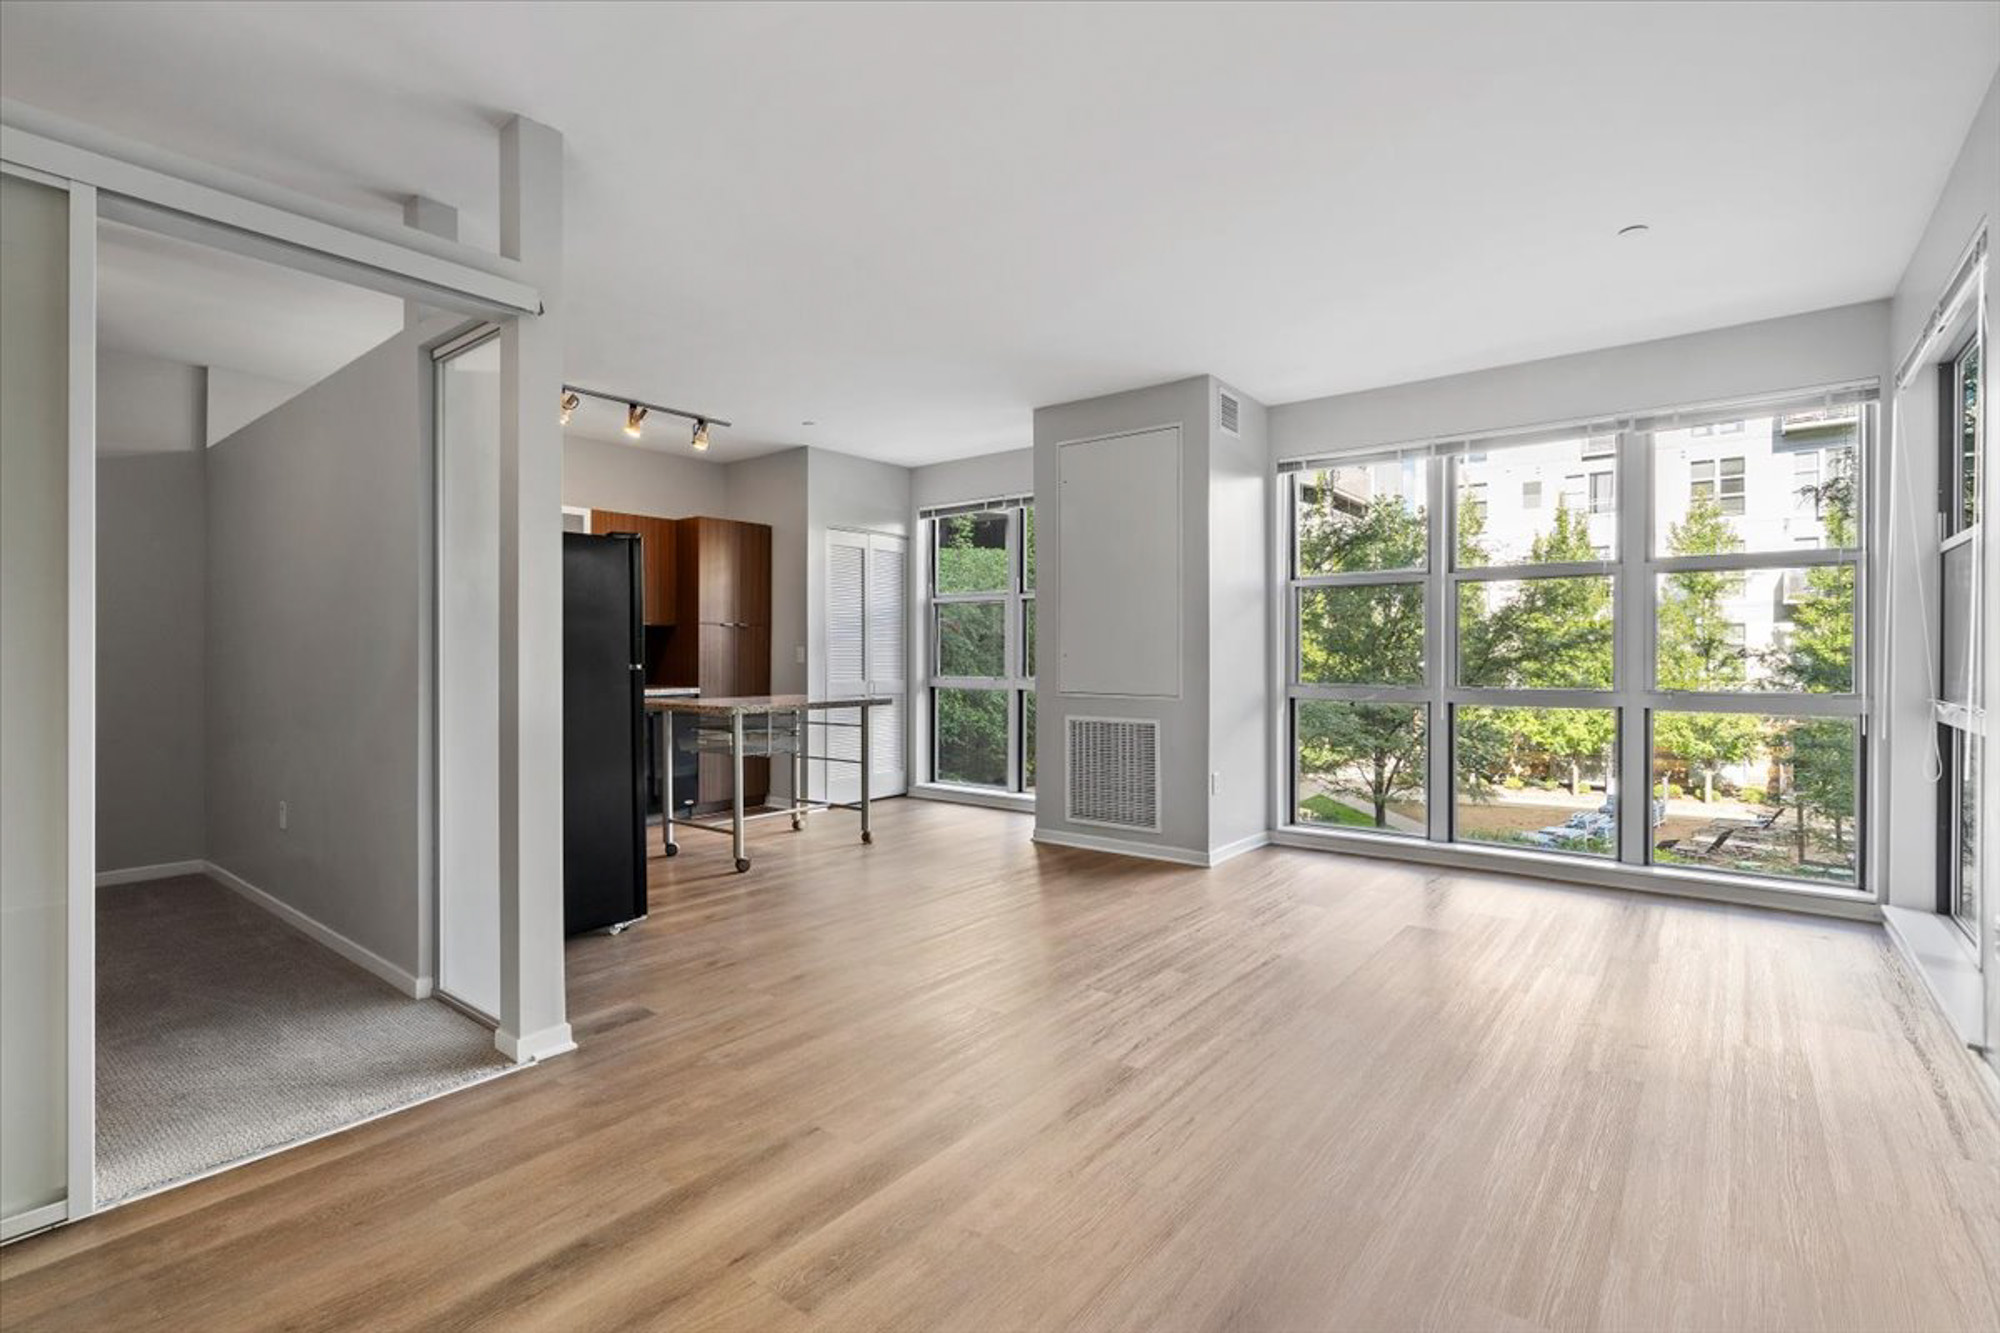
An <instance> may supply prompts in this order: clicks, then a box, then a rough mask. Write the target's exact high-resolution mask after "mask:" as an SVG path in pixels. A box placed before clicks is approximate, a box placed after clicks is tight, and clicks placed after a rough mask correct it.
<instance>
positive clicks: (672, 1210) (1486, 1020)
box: [0, 801, 2000, 1333]
mask: <svg viewBox="0 0 2000 1333" xmlns="http://www.w3.org/2000/svg"><path fill="white" fill-rule="evenodd" d="M877 830H878V831H877V836H876V842H875V845H874V846H873V847H862V846H860V845H859V844H858V842H857V841H856V840H855V832H854V824H853V821H852V819H851V818H845V817H826V818H816V819H815V820H814V821H813V823H812V825H811V826H810V827H809V829H808V830H807V832H806V833H804V834H802V835H797V836H793V835H790V834H787V833H783V832H777V831H767V832H765V833H763V834H761V835H760V836H759V838H758V839H757V842H756V845H755V850H754V855H755V857H756V866H755V868H754V869H753V871H752V872H751V873H750V874H748V875H743V876H738V875H735V874H732V873H730V872H729V869H728V866H727V861H726V856H727V843H726V840H724V839H720V838H713V837H703V836H701V835H695V837H697V838H699V841H696V840H694V839H692V838H691V839H690V842H691V846H690V849H689V851H688V852H687V853H686V854H684V855H683V856H681V857H679V858H677V859H675V860H673V861H666V860H656V861H654V862H653V865H652V917H651V919H650V920H648V921H647V922H646V923H644V924H643V925H641V926H639V927H637V928H636V929H634V930H633V931H631V932H630V933H628V934H626V935H623V936H620V937H615V938H613V937H605V936H595V937H589V938H584V939H579V940H576V941H573V942H572V943H571V944H570V946H569V965H570V994H571V1014H572V1017H573V1019H574V1021H575V1022H576V1025H577V1029H578V1034H579V1037H580V1039H581V1040H582V1042H583V1046H582V1049H581V1050H580V1051H579V1052H578V1053H576V1054H574V1055H571V1056H567V1057H564V1058H561V1059H559V1060H556V1061H553V1062H551V1063H550V1064H548V1065H547V1066H545V1067H541V1068H536V1069H531V1070H527V1071H524V1072H522V1073H520V1074H517V1075H513V1076H510V1077H508V1078H504V1079H501V1080H499V1081H497V1082H494V1083H490V1084H487V1085H484V1086H482V1087H479V1088H476V1089H473V1090H471V1091H468V1092H465V1093H461V1094H457V1095H454V1096H452V1097H448V1098H445V1099H443V1100H441V1101H438V1102H434V1103H431V1104H429V1105H426V1106H423V1107H419V1108H417V1109H414V1110H411V1111H408V1112H405V1113H403V1114H400V1115H396V1116H393V1117H391V1118H389V1119H386V1120H383V1121H378V1122H376V1123H374V1124H370V1125H367V1126H363V1127H361V1128H359V1129H356V1130H353V1131H351V1132H348V1133H345V1134H341V1135H338V1136H336V1137H334V1138H331V1139H327V1140H323V1141H321V1142H318V1143H314V1144H310V1145H307V1146H305V1147H302V1148H299V1149H296V1150H294V1151H292V1152H289V1153H285V1154H282V1155H280V1156H278V1157H275V1158H271V1159H268V1160H266V1161H263V1162H259V1163H256V1164H254V1165H251V1166H248V1167H245V1168H242V1169H240V1170H237V1171H233V1172H230V1173H228V1174H226V1175H223V1176H220V1177H216V1178H213V1179H211V1180H207V1181H203V1182H200V1183H197V1184H194V1185H191V1186H188V1187H186V1188H183V1189H180V1190H176V1191H173V1192H171V1193H168V1194H165V1195H161V1196H158V1197H155V1198H153V1199H150V1200H147V1201H144V1202H141V1203H138V1204H135V1205H132V1206H129V1207H127V1208H123V1209H120V1210H117V1211H115V1212H112V1213H109V1214H107V1215H105V1216H103V1217H100V1218H98V1219H94V1220H92V1221H90V1222H87V1223H85V1224H83V1225H80V1226H76V1227H72V1228H68V1229H66V1230H62V1231H58V1232H54V1233H51V1234H48V1235H45V1236H42V1237H38V1238H35V1239H32V1240H29V1241H27V1242H24V1243H21V1244H18V1245H15V1246H12V1247H9V1248H8V1249H6V1250H5V1251H4V1252H0V1322H4V1324H5V1326H6V1328H7V1330H8V1333H15V1331H16V1330H18V1331H19V1333H29V1331H30V1330H39V1329H119V1330H139V1329H174V1330H191V1329H202V1330H206V1329H232V1328H286V1329H350V1328H351V1329H369V1330H378V1329H379V1330H391V1329H411V1330H418V1329H422V1330H443V1329H474V1328H477V1329H551V1330H585V1329H590V1330H594V1329H676V1330H695V1329H744V1330H770V1331H773V1333H787V1331H788V1330H822V1329H825V1330H830V1329H913V1330H930V1329H967V1330H1004V1329H1015V1328H1021V1329H1050V1330H1099V1329H1105V1330H1134V1331H1135V1333H1136V1331H1138V1330H1147V1331H1153V1330H1182V1329H1190V1330H1195V1329H1201V1330H1206V1329H1245V1330H1265V1329H1269V1330H1282V1329H1300V1330H1321V1329H1327V1330H1331V1329H1356V1330H1384V1329H1402V1328H1411V1329H1467V1330H1481V1331H1482V1333H1483V1331H1486V1330H1493V1331H1496V1333H1525V1331H1527V1330H1540V1329H1630V1330H1653V1329H1689V1330H1704V1331H1707V1330H1726V1329H1771V1330H1795V1329H1852V1330H1868V1331H1870V1333H1873V1331H1874V1330H1895V1329H1908V1330H1922V1331H1923V1333H1943V1331H1944V1330H1955V1329H1968V1330H1969V1329H1982V1330H1983V1329H1993V1328H1996V1327H2000V1294H1997V1293H1996V1277H1995V1275H1996V1274H2000V1124H1997V1123H1996V1117H1995V1115H1994V1113H1993V1110H1992V1107H1991V1106H1990V1104H1989V1103H1988V1102H1987V1101H1986V1100H1985V1097H1984V1093H1983V1092H1982V1090H1981V1089H1980V1088H1979V1087H1978V1086H1977V1083H1976V1081H1975V1075H1974V1073H1973V1072H1972V1070H1971V1068H1970V1067H1969V1065H1968V1063H1967V1060H1966V1056H1965V1054H1964V1053H1963V1052H1962V1051H1960V1050H1957V1049H1954V1046H1953V1043H1952V1040H1951V1038H1950V1036H1949V1034H1948V1033H1947V1032H1946V1031H1945V1029H1944V1027H1943V1025H1942V1024H1941V1022H1940V1021H1939V1020H1938V1019H1937V1017H1936V1015H1935V1014H1934V1013H1933V1011H1932V1009H1931V1008H1930V1006H1929V1003H1928V1001H1927V1000H1926V999H1925V997H1924V996H1923V995H1922V994H1921V993H1920V991H1919V989H1918V987H1917V985H1916V984H1915V983H1914V982H1913V981H1912V979H1911V977H1910V976H1909V975H1908V973H1907V972H1906V971H1905V969H1904V968H1903V967H1902V966H1901V965H1900V963H1899V961H1898V960H1897V959H1896V958H1895V956H1894V955H1893V954H1892V953H1891V951H1890V949H1889V947H1888V945H1887V943H1886V942H1885V940H1884V937H1883V935H1882V933H1881V932H1880V930H1879V929H1877V928H1873V927H1862V926H1854V925H1846V924H1840V923H1834V922H1828V921H1820V920H1813V919H1808V918H1803V917H1791V916H1786V915H1781V914H1776V913H1768V912H1758V911H1752V910H1737V909H1729V908H1720V907H1713V906H1705V905H1700V904H1693V903H1682V902H1674V901H1669V900H1664V899H1657V898H1651V897H1647V896H1643V895H1636V894H1632V895H1621V894H1616V893H1610V892H1596V891H1585V890H1576V889H1567V888H1561V887H1556V886H1553V885H1548V884H1542V883H1537V882H1534V881H1530V880H1524V879H1519V878H1509V877H1502V876H1487V875H1475V874H1464V873H1458V872H1442V871H1429V870H1425V869H1421V868H1416V867H1411V866H1405V865H1399V864H1397V863H1394V862H1387V861H1370V860H1366V859H1357V858H1352V857H1344V856H1338V855H1329V854H1321V853H1314V852H1305V851H1285V850H1275V849H1274V850H1269V851H1263V852H1256V853H1252V854H1250V855H1247V856H1244V857H1241V858H1239V859H1237V860H1235V861H1232V862H1230V863H1229V864H1228V865H1226V866H1224V867H1222V868H1220V869H1217V870H1213V871H1200V870H1192V869H1182V868H1177V867H1171V866H1165V865H1158V864H1149V863H1143V862H1136V861H1127V860H1121V859H1117V858H1113V857H1109V856H1104V855H1099V854H1096V853H1089V852H1080V851H1070V850H1059V849H1050V848H1038V847H1035V846H1034V845H1032V844H1031V843H1030V842H1029V841H1028V833H1029V823H1028V821H1027V820H1026V819H1025V818H1023V817H1020V816H1014V815H1008V814H1002V813H999V812H995V811H990V810H974V809H964V808H957V807H951V806H944V805H936V804H925V803H919V802H915V801H896V802H890V803H886V804H885V805H884V806H882V807H881V808H880V813H879V815H878V824H877Z"/></svg>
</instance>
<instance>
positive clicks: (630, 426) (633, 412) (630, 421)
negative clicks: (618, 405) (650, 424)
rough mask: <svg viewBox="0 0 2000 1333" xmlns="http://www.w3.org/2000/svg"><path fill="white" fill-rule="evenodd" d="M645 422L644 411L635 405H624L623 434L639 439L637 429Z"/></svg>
mask: <svg viewBox="0 0 2000 1333" xmlns="http://www.w3.org/2000/svg"><path fill="white" fill-rule="evenodd" d="M645 420H646V409H645V408H643V407H641V406H639V405H638V404H637V403H627V404H626V405H625V433H626V434H627V435H630V436H631V437H632V438H633V439H635V440H636V439H638V438H639V427H640V425H641V424H642V423H643V422H644V421H645Z"/></svg>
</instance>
